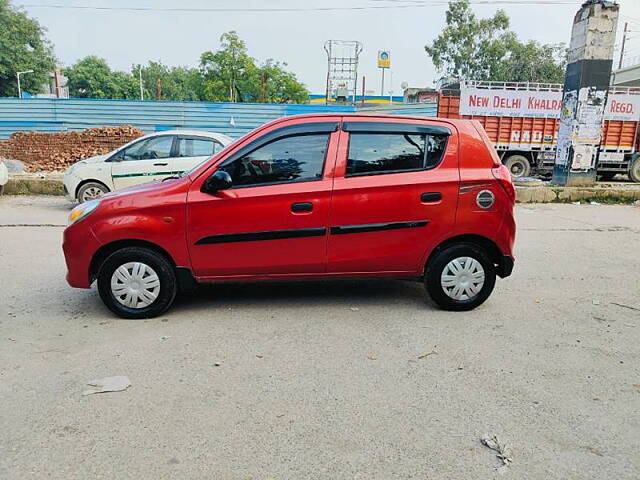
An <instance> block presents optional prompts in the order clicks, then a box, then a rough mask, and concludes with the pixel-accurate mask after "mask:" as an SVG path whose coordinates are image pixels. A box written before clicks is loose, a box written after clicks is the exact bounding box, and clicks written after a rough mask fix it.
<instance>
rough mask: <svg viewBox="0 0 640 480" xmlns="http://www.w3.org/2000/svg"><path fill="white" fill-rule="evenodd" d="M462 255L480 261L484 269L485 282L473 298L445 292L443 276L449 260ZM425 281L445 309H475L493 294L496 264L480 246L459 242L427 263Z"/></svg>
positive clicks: (436, 301) (430, 291) (433, 296)
mask: <svg viewBox="0 0 640 480" xmlns="http://www.w3.org/2000/svg"><path fill="white" fill-rule="evenodd" d="M460 257H469V258H472V259H474V260H477V261H478V262H479V263H480V265H481V266H482V269H483V270H484V284H483V285H482V287H481V288H480V291H479V292H478V293H476V294H475V295H474V296H472V297H471V298H467V299H460V300H457V299H454V298H452V297H450V296H449V295H448V294H447V293H446V292H445V290H444V287H443V286H442V283H441V277H442V272H443V271H444V269H445V267H447V265H448V264H449V262H451V261H452V260H454V259H456V258H460ZM424 282H425V286H426V288H427V292H428V293H429V296H430V297H431V299H432V300H433V301H434V302H435V303H436V304H437V305H438V306H439V307H440V308H442V309H443V310H451V311H465V310H473V309H474V308H476V307H477V306H479V305H481V304H482V303H484V301H485V300H486V299H487V298H489V295H491V292H492V291H493V287H494V286H495V284H496V272H495V266H494V265H493V262H492V261H491V260H490V258H489V256H488V255H487V253H486V252H485V251H484V250H483V249H481V248H480V247H478V246H476V245H474V244H472V243H457V244H453V245H450V246H448V247H445V248H444V249H442V250H440V251H437V252H435V253H434V254H433V256H432V258H430V259H429V263H428V265H427V269H426V272H425V276H424Z"/></svg>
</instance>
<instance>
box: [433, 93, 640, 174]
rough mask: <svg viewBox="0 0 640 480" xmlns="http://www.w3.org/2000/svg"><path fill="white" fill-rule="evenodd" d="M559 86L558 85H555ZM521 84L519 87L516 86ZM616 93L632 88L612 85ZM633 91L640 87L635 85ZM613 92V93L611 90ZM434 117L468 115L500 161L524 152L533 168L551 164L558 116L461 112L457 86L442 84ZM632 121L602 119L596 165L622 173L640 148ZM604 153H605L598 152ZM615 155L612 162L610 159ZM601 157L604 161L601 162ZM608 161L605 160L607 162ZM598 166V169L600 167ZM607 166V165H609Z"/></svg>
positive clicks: (558, 121)
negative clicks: (495, 151) (488, 140)
mask: <svg viewBox="0 0 640 480" xmlns="http://www.w3.org/2000/svg"><path fill="white" fill-rule="evenodd" d="M557 87H558V88H560V89H561V88H562V86H561V85H558V86H557ZM520 88H521V87H520ZM614 90H615V91H616V92H618V93H621V92H627V93H628V92H629V91H630V90H633V89H620V88H616V89H612V92H613V91H614ZM635 90H636V92H634V93H639V92H638V91H639V90H640V89H635ZM611 94H613V93H611ZM438 117H442V118H451V119H470V120H471V119H472V120H477V121H478V122H480V123H481V124H482V126H483V127H484V129H485V131H486V132H487V135H488V136H489V138H490V139H491V142H493V144H494V146H495V148H496V150H497V151H498V153H499V155H500V157H501V158H502V160H503V162H504V161H505V160H506V159H507V158H508V157H509V156H510V155H516V154H517V155H526V156H527V157H528V158H529V159H530V161H531V164H532V167H534V169H535V168H536V167H537V169H542V170H545V169H546V170H548V169H550V168H552V167H553V163H554V156H555V150H556V144H557V139H558V130H559V127H560V120H559V119H558V118H550V117H547V118H545V117H533V116H508V115H501V116H489V115H461V114H460V90H459V89H457V88H455V89H448V88H443V89H442V90H441V91H440V93H439V99H438ZM639 124H640V118H638V120H634V121H621V120H605V122H604V125H603V129H602V141H601V145H600V149H599V150H600V157H601V161H600V167H602V169H604V170H611V171H616V172H619V173H622V172H623V171H626V169H627V165H626V164H628V162H629V159H630V157H631V156H632V154H634V153H636V152H637V151H639V150H640V148H639V142H638V126H639ZM602 153H606V154H607V155H602ZM612 159H615V165H614V163H612ZM603 160H604V162H603ZM607 162H609V163H607ZM600 167H599V170H600ZM609 167H611V168H609Z"/></svg>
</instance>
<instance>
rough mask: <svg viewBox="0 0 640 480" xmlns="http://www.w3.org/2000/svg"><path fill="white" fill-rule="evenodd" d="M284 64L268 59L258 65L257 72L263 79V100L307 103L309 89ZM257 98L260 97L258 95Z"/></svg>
mask: <svg viewBox="0 0 640 480" xmlns="http://www.w3.org/2000/svg"><path fill="white" fill-rule="evenodd" d="M286 66H287V64H286V63H283V64H281V63H279V62H276V61H275V60H272V59H269V60H267V61H266V62H265V63H264V65H263V66H262V67H260V71H259V72H258V73H259V75H260V76H261V77H262V78H263V79H264V101H265V102H267V103H308V102H309V91H308V90H307V89H306V87H305V86H304V85H303V84H302V83H300V82H299V81H298V79H297V78H296V76H295V74H294V73H292V72H288V71H287V70H285V69H284V67H286ZM260 93H261V92H260ZM258 98H260V97H259V96H258Z"/></svg>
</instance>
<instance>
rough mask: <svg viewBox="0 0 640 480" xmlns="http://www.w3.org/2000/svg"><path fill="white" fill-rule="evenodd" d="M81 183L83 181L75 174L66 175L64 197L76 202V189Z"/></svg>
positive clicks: (63, 182) (63, 181)
mask: <svg viewBox="0 0 640 480" xmlns="http://www.w3.org/2000/svg"><path fill="white" fill-rule="evenodd" d="M81 181H82V179H81V178H80V177H79V176H77V175H75V174H73V173H65V174H64V178H63V180H62V184H63V186H64V195H65V197H67V198H68V199H69V200H71V201H72V202H75V201H76V189H77V188H78V184H79V183H80V182H81Z"/></svg>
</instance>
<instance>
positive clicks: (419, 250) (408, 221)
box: [327, 118, 459, 275]
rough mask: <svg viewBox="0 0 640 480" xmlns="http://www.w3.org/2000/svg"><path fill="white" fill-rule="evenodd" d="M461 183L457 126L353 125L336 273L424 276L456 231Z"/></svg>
mask: <svg viewBox="0 0 640 480" xmlns="http://www.w3.org/2000/svg"><path fill="white" fill-rule="evenodd" d="M458 182H459V172H458V158H457V136H456V132H455V129H454V128H453V127H452V126H450V125H448V124H442V123H436V122H427V121H419V120H416V121H411V120H400V119H376V118H371V119H362V120H358V121H351V120H346V121H345V122H344V124H343V132H342V133H341V138H340V151H339V153H338V157H337V163H336V176H335V179H334V189H333V199H332V206H331V215H330V218H329V225H330V232H331V235H330V236H329V240H328V267H327V270H328V272H330V273H342V274H344V273H360V272H389V273H393V274H408V275H413V274H416V273H419V272H420V271H421V270H422V268H423V265H422V262H423V257H424V255H425V252H426V251H427V250H428V249H429V247H430V245H435V244H436V243H437V242H439V241H440V239H441V238H443V237H444V236H445V235H446V232H448V231H450V230H451V229H452V228H453V225H454V221H455V212H456V205H457V198H458Z"/></svg>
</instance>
